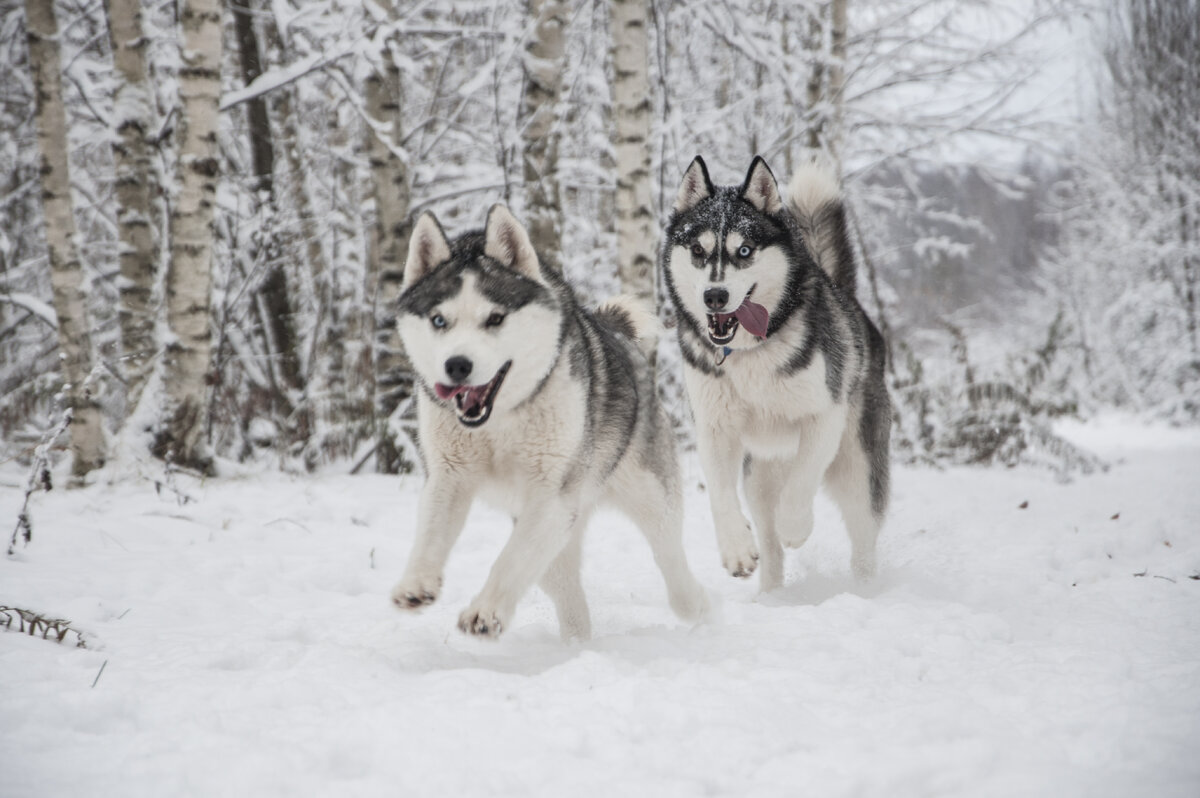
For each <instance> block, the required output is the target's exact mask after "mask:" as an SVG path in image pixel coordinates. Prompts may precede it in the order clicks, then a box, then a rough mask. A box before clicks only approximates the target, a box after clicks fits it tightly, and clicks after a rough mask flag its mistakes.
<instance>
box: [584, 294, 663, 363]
mask: <svg viewBox="0 0 1200 798" xmlns="http://www.w3.org/2000/svg"><path fill="white" fill-rule="evenodd" d="M596 320H597V321H599V322H600V323H601V324H603V325H604V326H605V327H608V328H609V329H611V330H614V331H616V332H619V333H621V334H622V335H625V336H627V337H628V338H631V339H633V340H634V341H635V342H636V343H637V347H638V349H640V350H642V354H644V355H646V356H647V357H649V356H650V354H651V353H652V352H654V350H655V348H657V347H658V339H659V337H660V336H662V333H663V326H662V323H661V322H659V320H658V316H656V315H655V313H654V308H652V307H650V305H648V304H647V303H646V302H644V301H642V300H640V299H638V298H637V297H635V296H631V295H629V294H621V295H620V296H615V297H612V298H611V299H606V300H605V301H604V302H602V303H600V307H598V308H596Z"/></svg>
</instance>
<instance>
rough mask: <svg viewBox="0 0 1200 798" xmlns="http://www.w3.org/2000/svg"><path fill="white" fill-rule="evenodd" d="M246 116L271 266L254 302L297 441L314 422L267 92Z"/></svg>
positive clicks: (248, 66) (247, 63)
mask: <svg viewBox="0 0 1200 798" xmlns="http://www.w3.org/2000/svg"><path fill="white" fill-rule="evenodd" d="M246 2H248V0H242V2H241V3H234V4H232V5H231V10H232V12H233V21H234V31H235V32H236V34H237V42H238V62H239V65H240V66H241V69H242V81H243V83H244V84H245V85H247V86H249V85H250V84H251V83H253V82H254V80H255V79H256V78H257V77H258V76H259V75H261V74H262V72H263V69H262V61H261V55H260V51H259V46H258V35H257V34H256V33H255V31H254V19H253V17H252V16H251V14H252V10H251V8H250V7H249V6H248V5H246V4H245V3H246ZM246 117H247V123H248V125H247V126H248V133H249V137H250V156H251V164H252V165H253V167H254V177H255V182H254V185H253V194H254V201H255V204H256V208H255V213H256V215H257V216H258V219H259V234H258V235H257V236H256V237H255V240H254V248H255V250H256V251H255V252H254V253H253V254H252V255H251V258H250V260H251V261H252V262H258V261H262V262H263V264H264V267H265V271H266V277H265V278H264V279H263V281H262V284H261V285H260V286H259V288H258V294H259V296H260V297H261V303H255V307H257V308H261V310H262V312H261V314H260V316H261V320H262V327H263V333H264V337H265V339H266V344H267V351H268V352H269V353H270V357H269V358H268V364H269V366H270V371H269V373H270V376H271V384H272V388H273V391H274V394H275V396H274V401H273V404H275V406H276V407H277V408H278V410H277V414H278V416H279V417H280V418H281V420H282V421H283V422H284V424H285V425H286V427H287V428H288V431H289V435H290V438H291V440H292V442H297V441H305V440H307V438H308V436H309V434H310V432H311V426H312V425H311V422H310V420H309V413H308V412H307V408H306V407H304V406H303V405H301V406H300V407H297V403H298V402H299V401H300V399H301V396H302V395H303V393H304V384H303V383H304V380H303V378H302V376H301V358H300V352H299V342H300V339H299V335H298V334H297V332H296V314H295V312H294V311H293V309H292V299H291V289H290V286H289V282H290V281H289V279H288V274H287V271H286V269H285V268H284V263H285V259H284V258H283V257H282V256H281V254H280V245H279V240H278V230H277V220H276V215H277V214H276V210H275V209H276V196H275V144H274V140H273V136H272V134H271V120H270V116H269V114H268V113H267V102H266V99H265V98H264V97H263V96H262V95H257V96H254V97H251V98H250V99H249V100H247V101H246Z"/></svg>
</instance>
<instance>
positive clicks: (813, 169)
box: [788, 161, 856, 296]
mask: <svg viewBox="0 0 1200 798" xmlns="http://www.w3.org/2000/svg"><path fill="white" fill-rule="evenodd" d="M788 206H789V207H790V209H791V211H792V214H793V215H794V216H795V218H796V221H797V222H799V224H800V233H801V235H803V237H804V245H805V246H806V247H808V252H809V254H810V255H812V257H813V260H815V261H816V262H817V265H818V266H820V267H821V269H822V270H823V271H824V272H825V273H826V274H828V275H829V276H830V278H831V279H832V280H833V283H834V285H836V286H838V287H840V288H841V289H843V290H844V291H846V292H847V293H849V294H850V295H851V296H854V291H855V283H856V277H855V271H856V269H855V265H854V249H853V248H852V247H851V246H850V235H849V232H848V230H847V225H846V206H845V205H843V204H842V192H841V188H840V186H838V180H837V177H836V176H835V175H834V173H833V170H832V169H831V168H829V167H828V166H826V165H824V164H820V163H817V162H816V161H811V162H809V163H806V164H803V165H801V166H800V168H798V169H797V170H796V173H795V174H794V175H792V182H791V183H790V184H789V185H788Z"/></svg>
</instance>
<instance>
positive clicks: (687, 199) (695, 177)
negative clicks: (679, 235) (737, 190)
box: [675, 155, 713, 213]
mask: <svg viewBox="0 0 1200 798" xmlns="http://www.w3.org/2000/svg"><path fill="white" fill-rule="evenodd" d="M712 194H713V184H712V181H711V180H709V179H708V167H707V166H705V165H704V159H703V158H701V157H700V156H699V155H697V156H696V158H695V160H693V161H692V165H691V166H689V167H688V168H687V171H686V172H684V173H683V182H682V183H681V184H680V185H679V194H677V195H676V196H675V212H676V213H682V212H684V211H686V210H690V209H692V208H694V207H696V203H698V202H700V200H702V199H707V198H708V197H711V196H712Z"/></svg>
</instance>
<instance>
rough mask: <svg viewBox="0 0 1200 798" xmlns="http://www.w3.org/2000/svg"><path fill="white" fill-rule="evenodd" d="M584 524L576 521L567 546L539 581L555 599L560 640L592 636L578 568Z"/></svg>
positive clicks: (590, 622) (580, 558)
mask: <svg viewBox="0 0 1200 798" xmlns="http://www.w3.org/2000/svg"><path fill="white" fill-rule="evenodd" d="M583 526H584V525H583V524H576V525H575V528H574V529H572V537H571V539H570V540H569V541H567V545H566V547H565V548H564V549H563V550H562V552H561V553H560V554H559V555H558V557H556V558H555V559H554V562H552V563H550V567H549V568H547V569H546V573H545V574H543V575H542V578H541V580H540V581H539V582H538V585H540V586H541V588H542V590H544V591H546V595H548V596H550V599H551V600H552V601H553V602H554V609H555V611H556V612H557V613H558V630H559V633H560V634H561V635H562V638H563V640H569V639H571V638H576V639H578V640H588V639H589V638H591V636H592V619H591V617H590V616H589V614H588V606H587V597H585V596H584V594H583V583H582V582H581V581H580V576H579V570H580V565H581V560H582V557H583Z"/></svg>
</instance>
